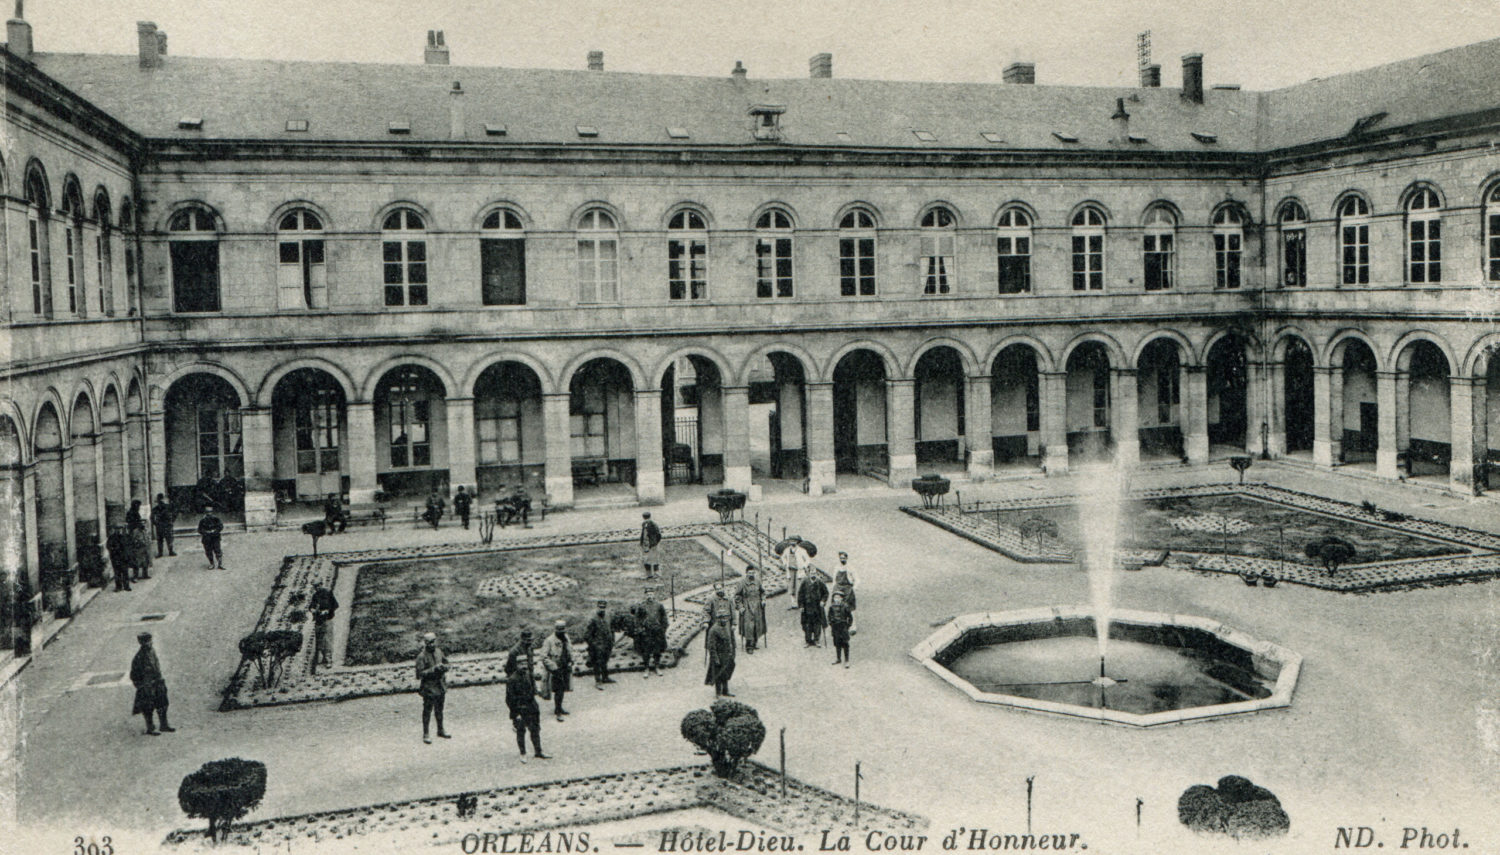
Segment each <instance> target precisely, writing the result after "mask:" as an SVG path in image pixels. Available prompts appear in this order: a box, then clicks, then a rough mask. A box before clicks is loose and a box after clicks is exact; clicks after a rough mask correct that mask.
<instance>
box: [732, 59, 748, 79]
mask: <svg viewBox="0 0 1500 855" xmlns="http://www.w3.org/2000/svg"><path fill="white" fill-rule="evenodd" d="M746 74H749V72H748V71H746V70H745V64H744V63H743V62H740V61H739V60H735V61H734V70H733V71H731V72H729V76H730V77H733V78H734V79H735V80H744V79H745V75H746Z"/></svg>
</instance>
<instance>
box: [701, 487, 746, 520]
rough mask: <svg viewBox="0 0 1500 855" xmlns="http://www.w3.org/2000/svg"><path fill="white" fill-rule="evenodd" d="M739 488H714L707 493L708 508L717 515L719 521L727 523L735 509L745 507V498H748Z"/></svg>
mask: <svg viewBox="0 0 1500 855" xmlns="http://www.w3.org/2000/svg"><path fill="white" fill-rule="evenodd" d="M748 498H749V496H747V495H746V494H744V493H741V492H740V491H739V490H715V491H714V492H712V493H709V494H708V508H709V510H711V511H715V512H717V513H718V515H719V522H721V523H724V524H725V525H727V524H728V523H729V521H730V520H732V519H734V513H735V511H742V510H744V509H745V500H746V499H748Z"/></svg>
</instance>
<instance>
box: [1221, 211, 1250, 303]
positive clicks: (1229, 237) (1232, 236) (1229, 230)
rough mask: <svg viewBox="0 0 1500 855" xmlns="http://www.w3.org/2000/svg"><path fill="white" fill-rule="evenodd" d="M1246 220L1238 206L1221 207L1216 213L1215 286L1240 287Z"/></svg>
mask: <svg viewBox="0 0 1500 855" xmlns="http://www.w3.org/2000/svg"><path fill="white" fill-rule="evenodd" d="M1244 242H1245V220H1244V217H1242V216H1240V212H1239V210H1238V209H1236V208H1220V209H1219V211H1218V213H1216V214H1214V287H1215V288H1238V287H1240V262H1241V260H1242V256H1243V254H1244Z"/></svg>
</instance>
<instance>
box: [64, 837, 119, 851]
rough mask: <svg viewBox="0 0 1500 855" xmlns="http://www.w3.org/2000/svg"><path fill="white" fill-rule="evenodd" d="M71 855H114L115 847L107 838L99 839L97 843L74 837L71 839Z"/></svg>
mask: <svg viewBox="0 0 1500 855" xmlns="http://www.w3.org/2000/svg"><path fill="white" fill-rule="evenodd" d="M73 855H115V845H114V843H113V842H111V841H110V839H109V838H108V837H101V838H99V842H98V843H95V842H94V841H93V840H84V839H83V838H82V837H75V838H73Z"/></svg>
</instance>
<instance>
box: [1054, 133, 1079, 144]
mask: <svg viewBox="0 0 1500 855" xmlns="http://www.w3.org/2000/svg"><path fill="white" fill-rule="evenodd" d="M1052 135H1053V136H1054V137H1057V141H1058V142H1068V143H1073V142H1078V137H1075V136H1073V135H1072V134H1070V133H1066V132H1064V131H1053V132H1052Z"/></svg>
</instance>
